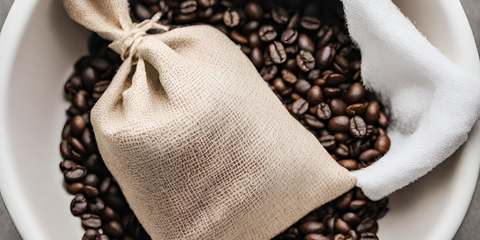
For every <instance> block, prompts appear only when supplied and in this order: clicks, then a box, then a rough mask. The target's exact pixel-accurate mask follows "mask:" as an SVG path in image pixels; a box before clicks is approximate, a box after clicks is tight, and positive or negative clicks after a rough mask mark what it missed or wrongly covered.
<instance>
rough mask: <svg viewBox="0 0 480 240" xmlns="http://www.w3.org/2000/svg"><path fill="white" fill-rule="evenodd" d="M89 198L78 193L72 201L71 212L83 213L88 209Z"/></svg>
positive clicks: (76, 214) (74, 213)
mask: <svg viewBox="0 0 480 240" xmlns="http://www.w3.org/2000/svg"><path fill="white" fill-rule="evenodd" d="M87 204H88V203H87V199H85V197H84V196H83V195H82V194H77V196H75V198H73V200H72V202H71V203H70V212H72V214H73V215H75V216H79V215H82V214H83V213H84V212H85V211H86V210H87Z"/></svg>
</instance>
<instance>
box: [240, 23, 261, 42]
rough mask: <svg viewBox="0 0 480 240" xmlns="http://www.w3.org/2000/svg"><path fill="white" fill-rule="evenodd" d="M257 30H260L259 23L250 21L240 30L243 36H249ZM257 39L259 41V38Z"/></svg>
mask: <svg viewBox="0 0 480 240" xmlns="http://www.w3.org/2000/svg"><path fill="white" fill-rule="evenodd" d="M258 28H260V23H259V22H258V21H250V22H248V23H246V24H245V25H244V26H243V28H242V29H243V33H244V34H250V33H252V32H257V30H258ZM257 35H258V32H257ZM258 38H259V39H260V36H258Z"/></svg>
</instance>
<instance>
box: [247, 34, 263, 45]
mask: <svg viewBox="0 0 480 240" xmlns="http://www.w3.org/2000/svg"><path fill="white" fill-rule="evenodd" d="M248 43H249V44H250V47H260V46H261V45H262V41H261V40H260V36H259V35H258V32H251V33H250V35H248Z"/></svg>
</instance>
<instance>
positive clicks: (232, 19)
mask: <svg viewBox="0 0 480 240" xmlns="http://www.w3.org/2000/svg"><path fill="white" fill-rule="evenodd" d="M223 22H224V23H225V25H226V26H227V27H230V28H233V27H236V26H238V24H239V23H240V15H238V12H237V11H235V10H233V9H230V8H229V9H227V10H226V11H225V12H224V13H223Z"/></svg>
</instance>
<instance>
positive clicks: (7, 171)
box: [0, 0, 480, 240]
mask: <svg viewBox="0 0 480 240" xmlns="http://www.w3.org/2000/svg"><path fill="white" fill-rule="evenodd" d="M437 1H438V2H440V3H441V4H449V9H452V8H454V9H456V10H457V11H458V10H459V9H460V10H461V11H458V14H460V13H461V16H457V17H458V19H457V21H456V24H461V26H463V27H468V29H469V30H470V31H469V33H468V34H467V35H463V36H462V37H463V38H464V39H465V38H468V40H469V41H470V42H472V43H473V44H471V45H472V46H471V47H470V48H471V51H472V52H474V53H475V54H476V53H477V52H478V50H477V47H476V45H475V41H474V37H473V33H472V31H471V27H470V24H469V23H468V20H467V17H466V15H465V12H464V10H463V8H462V5H461V3H460V1H448V3H446V2H447V1H443V0H437ZM40 2H41V0H16V1H15V2H14V3H13V5H12V7H11V9H10V12H9V14H8V16H7V19H6V21H5V24H4V26H3V29H2V32H1V34H0V52H1V53H2V54H0V63H2V64H0V191H1V193H2V197H3V200H4V204H5V206H6V207H7V211H8V212H9V214H10V217H11V219H12V221H13V222H14V224H15V226H16V228H17V230H18V232H19V233H20V235H21V236H22V238H23V239H25V240H33V239H44V236H45V235H44V234H43V233H42V232H43V230H44V229H40V227H39V225H37V224H35V221H34V218H30V217H28V216H29V213H28V212H27V210H26V209H25V208H23V207H22V206H25V205H26V202H25V200H24V199H25V198H24V196H23V193H22V191H21V188H20V186H21V184H20V182H19V180H18V179H19V177H20V176H15V174H14V172H15V171H11V169H13V168H14V165H15V164H14V161H13V158H12V154H11V152H10V147H9V146H10V145H9V142H8V134H7V132H8V126H7V106H8V101H7V100H8V93H7V89H8V86H9V81H10V78H11V75H12V70H13V66H14V63H15V59H16V55H17V52H18V50H19V47H20V43H21V39H22V38H23V36H24V33H25V30H26V28H27V25H28V24H29V22H30V19H31V16H32V12H33V11H34V10H35V8H36V6H37V4H39V3H40ZM470 57H472V56H470ZM476 59H477V60H478V54H477V55H476ZM471 70H472V71H476V72H477V73H478V72H480V66H478V68H477V69H471ZM471 135H472V136H470V137H473V138H475V139H478V138H480V124H477V125H476V126H475V127H474V128H473V129H472V134H471ZM475 147H476V146H473V144H472V141H467V142H466V144H464V148H465V150H466V149H472V148H475ZM466 152H467V154H466V156H462V159H465V160H462V161H461V163H459V164H460V165H459V170H458V171H459V172H461V173H462V174H459V175H460V176H459V177H458V178H457V179H456V182H462V184H463V186H462V187H461V188H460V187H456V188H454V189H455V190H454V195H455V196H454V197H452V198H451V199H450V201H449V202H448V203H447V210H446V211H445V213H444V214H442V215H441V217H440V219H439V221H438V224H437V225H436V226H435V227H434V228H436V229H442V231H439V233H438V235H436V234H433V235H435V237H438V238H436V239H452V238H453V237H454V236H455V234H456V232H457V230H458V229H459V227H460V225H461V223H462V221H463V219H464V217H465V215H466V213H467V211H468V208H469V206H470V202H471V199H472V197H473V193H474V190H475V186H476V183H477V179H478V174H479V172H478V169H479V168H480V161H478V159H475V157H477V158H478V156H474V155H473V156H472V154H471V152H472V151H466ZM469 153H470V154H469ZM459 203H461V204H459ZM453 205H455V207H453ZM440 234H441V235H440ZM433 235H432V234H430V235H429V238H431V239H434V238H433ZM445 237H447V238H445Z"/></svg>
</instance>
